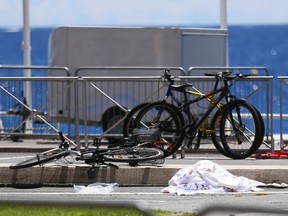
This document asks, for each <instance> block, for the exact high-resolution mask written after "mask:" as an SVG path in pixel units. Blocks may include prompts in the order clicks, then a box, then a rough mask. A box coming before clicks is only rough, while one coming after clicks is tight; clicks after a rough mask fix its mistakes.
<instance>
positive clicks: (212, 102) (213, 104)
mask: <svg viewBox="0 0 288 216" xmlns="http://www.w3.org/2000/svg"><path fill="white" fill-rule="evenodd" d="M218 83H219V80H218V79H217V80H216V83H215V86H214V90H213V91H211V92H209V93H207V94H204V93H202V92H201V91H199V90H198V89H197V88H195V87H194V86H193V85H192V84H187V87H191V88H192V89H193V90H194V91H187V90H186V88H185V89H184V90H183V89H177V87H173V85H171V83H170V85H169V86H168V89H167V93H166V95H165V97H164V99H163V101H166V100H167V99H168V98H169V97H171V98H172V100H173V101H174V102H175V103H176V104H177V106H178V108H179V109H180V110H181V111H183V112H184V113H185V114H186V116H187V118H188V122H189V124H190V125H191V124H192V123H195V122H193V119H192V118H193V115H192V114H191V112H190V105H191V104H194V103H197V102H199V101H201V100H204V99H206V100H208V101H209V108H208V110H207V111H206V112H205V114H204V115H203V116H202V117H201V118H200V119H198V120H197V121H196V124H195V125H194V126H193V127H194V129H196V128H198V129H199V130H203V131H204V132H206V133H211V132H213V131H209V130H208V129H207V128H206V127H204V126H203V127H202V125H207V123H208V116H209V115H210V114H211V113H212V111H213V110H214V109H215V108H217V109H221V107H222V106H223V105H222V103H220V101H221V100H222V99H223V98H225V99H226V102H228V96H227V95H229V93H230V89H229V88H230V85H229V84H228V82H226V81H225V82H224V86H223V87H221V88H217V87H218ZM174 91H177V92H181V93H183V96H184V100H183V102H181V101H180V100H179V99H178V98H177V97H176V96H175V94H174V93H173V92H174ZM218 93H220V95H219V96H218V97H217V98H215V95H216V94H218ZM188 95H193V96H196V97H197V98H196V99H193V100H188ZM229 97H231V98H233V96H232V95H230V96H229Z"/></svg>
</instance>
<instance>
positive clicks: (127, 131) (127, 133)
mask: <svg viewBox="0 0 288 216" xmlns="http://www.w3.org/2000/svg"><path fill="white" fill-rule="evenodd" d="M148 104H149V102H147V103H141V104H138V105H137V106H135V107H134V108H133V109H131V111H130V112H129V113H128V115H127V116H126V118H125V120H124V123H123V136H124V137H128V138H131V137H132V132H133V122H134V120H135V119H136V116H137V114H138V113H139V111H140V110H141V109H143V108H144V107H145V106H147V105H148Z"/></svg>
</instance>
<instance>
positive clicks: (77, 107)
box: [0, 66, 287, 151]
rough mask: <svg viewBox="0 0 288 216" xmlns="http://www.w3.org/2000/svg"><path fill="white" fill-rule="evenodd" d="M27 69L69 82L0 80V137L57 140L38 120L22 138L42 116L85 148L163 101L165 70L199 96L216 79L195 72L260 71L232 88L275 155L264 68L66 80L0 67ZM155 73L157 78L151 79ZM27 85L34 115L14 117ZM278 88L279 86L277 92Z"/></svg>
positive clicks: (110, 73) (110, 70) (102, 72)
mask: <svg viewBox="0 0 288 216" xmlns="http://www.w3.org/2000/svg"><path fill="white" fill-rule="evenodd" d="M27 68H28V69H31V70H46V71H48V70H63V71H65V73H66V74H67V77H63V76H61V77H60V76H59V77H45V76H44V77H20V76H18V77H0V86H1V90H2V91H0V97H1V99H0V100H1V101H2V102H1V104H0V108H1V109H0V110H1V112H0V114H1V119H2V123H3V125H2V129H1V124H0V130H2V131H1V134H0V135H1V137H2V139H3V137H7V136H10V135H12V136H13V135H14V136H16V137H17V135H18V136H19V134H20V135H23V136H24V137H25V136H27V137H32V136H35V137H37V136H45V137H55V136H56V134H55V133H53V132H51V131H50V132H49V130H50V129H49V125H48V127H47V125H45V124H44V125H43V124H42V125H41V126H39V124H41V121H34V122H33V128H30V129H28V130H26V131H24V129H23V130H22V132H23V133H22V132H21V130H20V129H21V126H22V125H23V121H25V119H26V118H27V117H29V118H34V117H37V115H41V116H42V117H43V118H45V119H47V121H48V122H49V123H51V125H52V126H53V127H56V128H59V129H60V130H66V131H65V132H66V133H67V134H68V136H71V137H74V138H75V140H76V143H78V144H79V145H80V140H81V139H84V140H85V146H87V145H88V140H89V138H90V137H94V136H101V137H106V138H109V137H110V138H111V137H112V138H113V137H117V136H119V135H120V136H121V132H120V131H119V130H118V131H117V130H115V128H117V127H120V128H121V123H123V121H124V116H125V114H127V113H128V112H129V110H131V109H132V108H133V107H134V106H136V105H137V104H139V103H141V102H145V101H155V100H159V99H162V98H163V96H164V93H165V88H163V85H161V82H159V75H160V74H162V73H163V71H164V70H165V69H170V70H172V74H173V73H174V74H173V75H175V76H178V78H179V79H180V81H181V80H182V81H185V80H187V79H188V80H189V81H192V82H193V83H194V84H195V86H196V87H197V88H199V89H200V90H201V91H203V92H205V91H206V90H209V88H210V90H211V85H212V82H214V80H213V79H209V78H207V77H204V76H192V74H193V73H194V71H198V72H199V71H201V72H203V71H211V70H213V71H217V70H234V71H235V70H239V71H240V70H241V72H242V71H243V70H244V71H245V70H246V71H248V72H251V71H252V74H253V75H255V73H256V72H258V71H264V75H265V76H263V75H262V76H251V77H249V78H248V79H246V80H243V81H241V82H238V83H237V84H236V85H235V88H234V87H233V88H234V89H233V91H235V93H236V96H237V97H240V98H246V99H247V100H248V101H249V102H251V103H252V104H253V105H254V106H256V107H257V108H258V109H259V110H260V112H261V114H262V116H263V117H264V119H265V127H266V141H271V145H270V143H269V145H268V144H267V145H266V146H267V147H268V148H271V150H272V151H273V150H274V137H273V120H274V119H273V115H272V113H273V103H272V102H271V101H272V97H273V82H272V80H273V77H272V76H268V74H269V73H268V70H267V69H266V68H263V67H232V68H231V67H193V68H190V69H189V71H187V72H185V71H184V70H183V69H182V68H179V67H81V68H78V69H77V70H76V71H75V73H74V74H75V75H77V76H75V77H69V74H71V73H70V72H69V69H68V68H65V67H42V66H41V67H39V66H36V67H34V66H31V67H26V66H25V67H24V66H0V70H1V69H5V70H20V71H21V70H24V69H27ZM123 71H124V72H125V71H126V72H128V73H129V71H139V73H141V75H137V76H135V75H134V76H123V75H122V74H124V72H123ZM86 72H89V73H86ZM122 72H123V73H122ZM62 74H63V73H62ZM115 74H118V76H115ZM147 74H148V75H149V76H147ZM153 74H155V75H154V76H152V75H153ZM87 75H90V76H87ZM279 80H280V82H281V83H282V84H284V83H285V84H287V77H279ZM25 82H30V83H31V84H32V87H33V91H32V101H33V103H32V105H30V106H29V107H30V108H31V110H32V111H31V110H30V112H27V113H26V114H27V115H26V116H25V109H23V106H22V111H21V110H18V113H17V110H16V111H15V110H14V113H13V110H10V109H11V108H14V106H15V104H17V103H19V101H22V102H23V95H22V93H21V91H23V86H24V83H25ZM282 84H281V85H280V87H281V89H282ZM281 91H282V90H281ZM127 92H128V93H129V94H127ZM281 97H283V96H281ZM17 99H18V100H19V101H17ZM263 102H264V103H263ZM280 103H281V106H280V107H283V102H282V99H281V100H280ZM113 107H117V108H118V110H120V111H121V116H120V118H118V117H117V118H116V119H114V120H113V124H110V125H109V127H106V128H105V130H102V129H101V126H102V123H103V118H104V117H103V116H104V115H103V112H105V111H106V109H108V108H113ZM104 108H105V109H104ZM26 111H27V110H26ZM98 111H99V112H98ZM280 111H281V112H280V124H281V125H280V128H281V133H280V134H281V143H283V126H282V121H283V119H284V118H285V114H283V113H282V109H281V110H280ZM21 112H22V113H21ZM117 112H118V111H117ZM285 112H286V111H285ZM8 119H12V120H11V122H13V121H14V123H13V124H12V123H11V122H10V123H8V124H7V122H9V120H8ZM40 120H41V119H40ZM104 120H105V119H104ZM104 122H105V121H104ZM37 124H38V125H37ZM19 125H20V126H19ZM44 126H45V127H44ZM15 132H16V133H15Z"/></svg>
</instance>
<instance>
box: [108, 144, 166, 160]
mask: <svg viewBox="0 0 288 216" xmlns="http://www.w3.org/2000/svg"><path fill="white" fill-rule="evenodd" d="M163 155H164V154H163V151H162V150H161V149H157V148H149V147H126V148H119V149H117V150H111V151H110V152H109V153H108V154H107V155H104V160H105V161H111V162H128V163H129V162H136V163H137V162H140V161H150V160H156V159H160V158H163Z"/></svg>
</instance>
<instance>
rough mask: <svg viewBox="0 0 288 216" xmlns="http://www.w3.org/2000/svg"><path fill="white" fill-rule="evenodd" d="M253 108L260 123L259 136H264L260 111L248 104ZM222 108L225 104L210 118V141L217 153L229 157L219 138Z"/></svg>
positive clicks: (263, 125)
mask: <svg viewBox="0 0 288 216" xmlns="http://www.w3.org/2000/svg"><path fill="white" fill-rule="evenodd" d="M250 105H251V106H252V107H253V108H254V110H255V111H256V112H257V114H258V118H259V121H260V125H261V129H260V132H261V134H260V136H263V137H264V134H265V124H264V120H263V118H262V115H261V113H260V112H259V111H258V110H257V108H256V107H255V106H253V105H252V104H250ZM223 109H225V105H224V107H223V108H222V109H221V110H220V109H219V110H217V112H216V113H215V114H214V116H213V118H212V120H211V125H210V128H211V131H213V132H212V133H211V139H212V142H213V144H214V146H215V148H216V149H217V150H218V152H219V153H221V154H223V155H224V156H226V157H229V154H228V153H227V152H226V150H225V148H224V146H223V145H222V142H221V138H220V122H221V118H222V114H223Z"/></svg>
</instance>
